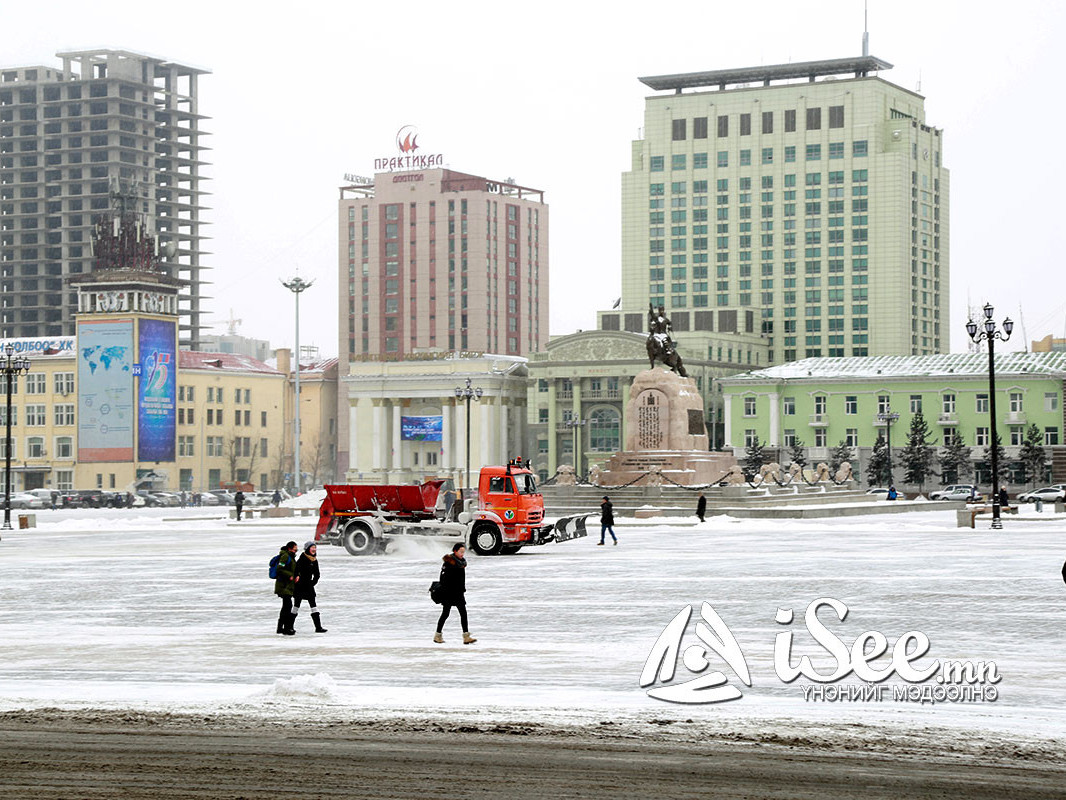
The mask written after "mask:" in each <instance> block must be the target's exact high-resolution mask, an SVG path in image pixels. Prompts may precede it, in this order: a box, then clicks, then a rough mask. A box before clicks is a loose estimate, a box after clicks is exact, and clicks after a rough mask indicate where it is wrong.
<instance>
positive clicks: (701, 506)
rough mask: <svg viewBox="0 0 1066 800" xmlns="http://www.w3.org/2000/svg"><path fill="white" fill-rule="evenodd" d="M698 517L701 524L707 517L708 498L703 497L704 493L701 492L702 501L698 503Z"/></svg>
mask: <svg viewBox="0 0 1066 800" xmlns="http://www.w3.org/2000/svg"><path fill="white" fill-rule="evenodd" d="M696 516H697V517H699V518H700V522H703V518H704V517H705V516H707V498H706V497H704V496H703V492H700V499H699V500H697V501H696Z"/></svg>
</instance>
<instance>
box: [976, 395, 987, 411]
mask: <svg viewBox="0 0 1066 800" xmlns="http://www.w3.org/2000/svg"><path fill="white" fill-rule="evenodd" d="M975 410H976V411H977V413H978V414H987V413H988V395H987V394H979V395H977V403H976V409H975Z"/></svg>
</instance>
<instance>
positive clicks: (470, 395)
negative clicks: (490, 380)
mask: <svg viewBox="0 0 1066 800" xmlns="http://www.w3.org/2000/svg"><path fill="white" fill-rule="evenodd" d="M470 383H471V381H470V378H467V379H466V386H456V387H455V396H456V397H457V398H459V399H460V400H466V481H465V482H464V483H463V488H464V489H468V488H470V401H471V400H473V399H474V398H475V397H477V398H480V397H481V395H482V394H484V390H483V389H482V388H481V387H480V386H471V385H470Z"/></svg>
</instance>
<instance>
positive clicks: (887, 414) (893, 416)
mask: <svg viewBox="0 0 1066 800" xmlns="http://www.w3.org/2000/svg"><path fill="white" fill-rule="evenodd" d="M877 418H878V419H879V420H881V421H882V422H883V423H885V440H886V444H887V445H888V485H889V486H890V487H891V486H892V485H893V484H894V483H895V480H896V479H895V478H894V477H892V423H893V422H895V421H896V420H897V419H899V414H898V413H896V412H895V411H893V410H892V407H891V406H887V407H886V408H885V410H884V411H881V412H878V414H877Z"/></svg>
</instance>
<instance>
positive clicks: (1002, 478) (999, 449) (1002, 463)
mask: <svg viewBox="0 0 1066 800" xmlns="http://www.w3.org/2000/svg"><path fill="white" fill-rule="evenodd" d="M982 455H983V456H984V461H985V466H986V467H987V468H988V480H989V482H991V481H992V445H986V446H985V450H984V453H983V454H982ZM996 466H997V467H998V469H999V475H998V476H997V477H998V478H999V484H1000V486H1002V485H1003V484H1005V483H1006V482H1007V475H1008V474H1009V473H1010V463H1009V462H1008V461H1007V451H1006V450H1005V449H1004V448H1003V438H1002V437H1001V436H1000V435H999V432H998V431H997V432H996ZM995 490H996V487H992V491H995Z"/></svg>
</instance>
